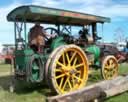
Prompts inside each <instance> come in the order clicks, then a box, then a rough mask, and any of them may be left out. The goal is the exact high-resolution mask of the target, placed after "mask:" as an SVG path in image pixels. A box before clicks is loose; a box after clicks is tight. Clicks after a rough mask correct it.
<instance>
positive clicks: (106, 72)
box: [101, 55, 118, 80]
mask: <svg viewBox="0 0 128 102" xmlns="http://www.w3.org/2000/svg"><path fill="white" fill-rule="evenodd" d="M101 74H102V77H103V78H104V79H105V80H110V79H113V78H115V77H116V76H117V75H118V61H117V59H116V58H115V57H114V56H112V55H108V56H105V57H104V60H103V63H102V68H101Z"/></svg>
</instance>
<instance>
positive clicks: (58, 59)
mask: <svg viewBox="0 0 128 102" xmlns="http://www.w3.org/2000/svg"><path fill="white" fill-rule="evenodd" d="M57 53H58V55H57V56H54V58H55V60H54V61H53V62H52V64H51V68H53V69H51V82H52V86H53V88H54V89H55V91H56V92H57V93H59V94H64V93H67V92H70V91H74V90H77V89H79V88H82V87H84V86H85V84H86V81H87V79H88V61H87V57H86V55H85V54H84V52H83V51H82V50H81V49H80V48H79V47H78V46H76V45H67V46H65V47H64V48H63V49H60V51H59V52H57Z"/></svg>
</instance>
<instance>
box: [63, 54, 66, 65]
mask: <svg viewBox="0 0 128 102" xmlns="http://www.w3.org/2000/svg"><path fill="white" fill-rule="evenodd" d="M62 58H63V63H64V65H66V63H65V56H64V53H63V55H62Z"/></svg>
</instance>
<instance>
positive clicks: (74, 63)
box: [73, 57, 77, 66]
mask: <svg viewBox="0 0 128 102" xmlns="http://www.w3.org/2000/svg"><path fill="white" fill-rule="evenodd" d="M76 62H77V57H76V58H75V60H74V62H73V66H75V65H76Z"/></svg>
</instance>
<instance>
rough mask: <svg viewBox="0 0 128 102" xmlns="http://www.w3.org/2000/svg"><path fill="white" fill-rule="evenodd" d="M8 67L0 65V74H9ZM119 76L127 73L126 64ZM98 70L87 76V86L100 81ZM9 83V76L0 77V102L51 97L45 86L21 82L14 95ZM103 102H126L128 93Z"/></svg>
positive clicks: (40, 100)
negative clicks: (10, 90)
mask: <svg viewBox="0 0 128 102" xmlns="http://www.w3.org/2000/svg"><path fill="white" fill-rule="evenodd" d="M9 70H10V66H9V65H4V64H3V65H0V74H1V73H2V75H3V73H6V72H9ZM119 72H120V74H123V73H128V64H122V65H121V66H120V69H119ZM101 80H102V77H101V75H100V70H98V71H94V72H93V74H92V75H90V76H89V81H88V85H90V84H92V83H95V82H98V81H101ZM9 83H10V76H9V75H4V76H1V75H0V102H45V100H46V97H47V96H49V95H51V91H50V89H49V88H48V87H47V86H46V85H40V84H38V85H37V84H36V85H24V84H22V83H21V82H19V83H18V86H19V87H18V89H17V91H16V92H15V93H10V92H9V91H8V86H9ZM105 102H128V92H125V93H123V94H121V95H118V96H114V97H111V98H109V99H107V100H105Z"/></svg>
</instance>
